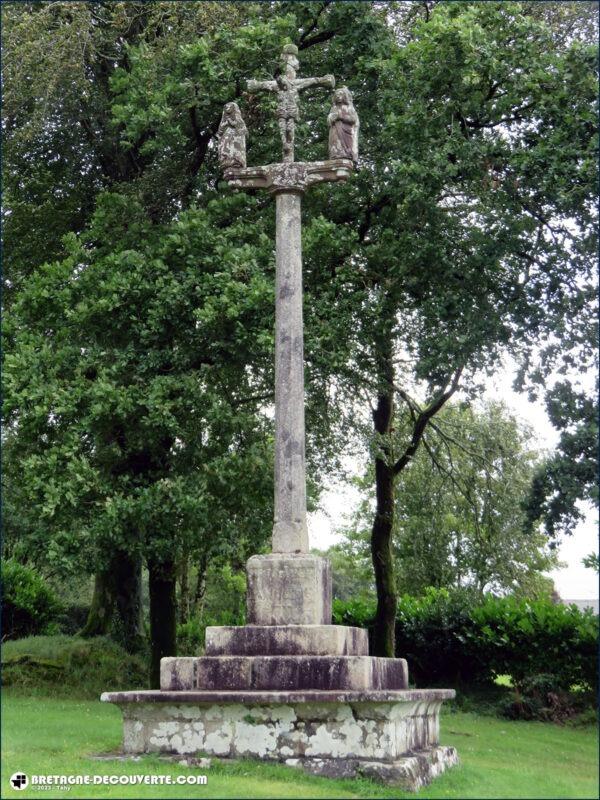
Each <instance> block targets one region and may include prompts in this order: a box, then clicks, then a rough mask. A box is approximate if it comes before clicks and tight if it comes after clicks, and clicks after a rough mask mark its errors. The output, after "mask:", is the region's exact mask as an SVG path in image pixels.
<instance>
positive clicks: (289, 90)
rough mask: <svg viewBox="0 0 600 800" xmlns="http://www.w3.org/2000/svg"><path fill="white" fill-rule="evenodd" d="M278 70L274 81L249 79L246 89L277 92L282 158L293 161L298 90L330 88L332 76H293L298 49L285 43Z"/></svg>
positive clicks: (333, 81) (294, 74)
mask: <svg viewBox="0 0 600 800" xmlns="http://www.w3.org/2000/svg"><path fill="white" fill-rule="evenodd" d="M281 65H282V66H281V69H280V71H279V73H278V75H277V76H276V78H275V80H274V81H248V90H249V91H250V92H256V91H259V90H261V89H262V90H264V91H268V92H277V120H278V123H279V133H280V135H281V144H282V147H283V160H284V161H293V160H294V128H295V123H296V120H297V119H298V118H299V116H300V108H299V99H300V90H301V89H307V88H308V87H309V86H329V87H331V88H332V89H333V87H334V86H335V78H334V77H333V75H325V76H324V77H323V78H296V70H297V69H298V67H299V66H300V63H299V61H298V48H297V47H296V45H293V44H286V45H285V47H284V48H283V53H282V54H281Z"/></svg>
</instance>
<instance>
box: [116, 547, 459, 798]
mask: <svg viewBox="0 0 600 800" xmlns="http://www.w3.org/2000/svg"><path fill="white" fill-rule="evenodd" d="M247 602H248V616H249V617H250V619H251V620H252V622H253V624H251V625H246V626H244V627H239V628H234V627H214V628H208V629H207V631H206V655H204V656H198V657H182V658H163V660H162V663H161V686H160V690H157V691H138V692H111V693H107V694H103V695H102V700H104V701H107V702H111V703H116V704H117V705H119V707H120V708H121V710H122V712H123V719H124V738H123V747H124V749H125V751H126V752H128V753H150V752H165V753H179V754H186V753H196V752H202V753H206V754H208V755H213V756H220V757H223V758H242V757H243V758H247V757H254V758H260V759H270V760H275V761H281V762H283V763H285V764H288V765H289V766H296V767H302V768H303V769H306V770H308V771H310V772H313V773H316V774H320V775H329V776H337V777H351V776H353V775H367V776H370V777H372V778H375V779H377V780H380V781H383V782H386V783H395V784H398V785H400V786H402V787H404V788H406V789H411V790H416V789H418V788H420V787H421V786H423V785H424V784H426V783H429V782H430V781H431V780H432V779H433V778H434V777H436V776H437V775H439V774H440V773H441V772H443V771H444V769H446V768H447V767H450V766H452V765H454V764H456V763H457V761H458V758H457V755H456V751H455V750H454V748H452V747H440V745H439V710H440V706H441V704H442V701H443V700H445V699H449V698H452V697H454V692H453V691H452V690H449V689H420V690H415V689H409V686H408V666H407V663H406V661H405V660H404V659H402V658H393V659H392V658H375V657H372V656H369V655H368V639H367V632H366V631H364V630H360V629H358V628H346V627H343V626H335V625H329V624H327V622H329V620H330V619H331V576H330V571H329V564H328V562H327V561H326V559H323V558H317V557H314V556H310V555H308V554H281V553H274V554H272V555H269V556H253V557H252V558H251V559H250V560H249V562H248V600H247ZM290 619H292V620H293V624H290V623H289V622H288V623H287V624H286V620H290Z"/></svg>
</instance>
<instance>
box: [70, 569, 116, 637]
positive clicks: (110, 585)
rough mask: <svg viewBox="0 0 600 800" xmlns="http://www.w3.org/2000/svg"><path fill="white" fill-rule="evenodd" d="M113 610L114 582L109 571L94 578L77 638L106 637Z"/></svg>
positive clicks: (98, 573) (99, 573)
mask: <svg viewBox="0 0 600 800" xmlns="http://www.w3.org/2000/svg"><path fill="white" fill-rule="evenodd" d="M114 608H115V595H114V581H113V576H112V572H111V571H110V569H108V570H103V571H102V572H97V573H96V575H95V576H94V593H93V594H92V602H91V605H90V610H89V612H88V616H87V620H86V623H85V625H84V626H83V628H82V629H81V630H80V631H79V632H78V634H77V635H78V636H83V637H85V638H88V637H91V636H106V634H107V633H108V632H109V630H110V625H111V622H112V618H113V613H114Z"/></svg>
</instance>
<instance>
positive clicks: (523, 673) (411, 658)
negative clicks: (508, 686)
mask: <svg viewBox="0 0 600 800" xmlns="http://www.w3.org/2000/svg"><path fill="white" fill-rule="evenodd" d="M374 614H375V607H374V605H370V604H368V603H364V602H353V603H352V602H351V603H342V602H340V601H336V602H335V603H334V614H333V618H334V622H335V623H336V624H342V625H356V626H358V627H363V628H367V629H370V628H371V627H372V624H373V618H374ZM597 648H598V618H597V617H596V616H594V615H593V614H592V612H591V611H585V612H582V611H580V610H579V609H578V608H577V607H576V606H564V605H554V604H553V603H552V602H551V601H550V600H535V601H529V600H518V599H516V598H514V597H494V596H492V595H487V596H486V597H484V598H480V597H478V596H477V595H474V594H473V593H472V592H469V591H467V590H459V591H452V592H450V591H448V590H446V589H429V590H428V591H427V592H426V594H425V596H424V597H420V598H415V597H410V596H404V597H402V598H401V599H400V601H399V603H398V611H397V622H396V655H397V656H401V657H403V658H406V659H407V661H408V664H409V674H410V675H411V678H412V680H414V681H415V682H416V684H417V685H418V686H425V685H429V686H435V685H441V684H447V685H451V686H452V685H454V686H456V685H464V684H474V683H488V684H489V683H491V682H492V681H494V679H495V678H497V677H498V676H499V675H510V676H511V678H512V682H513V684H514V687H515V689H516V690H517V692H518V693H520V697H525V696H526V695H525V694H524V689H527V687H528V686H529V689H528V691H529V690H530V689H531V680H532V679H533V678H534V676H540V675H544V674H545V675H551V676H552V678H551V680H552V685H553V691H552V693H553V694H556V695H561V694H564V693H565V692H568V691H569V690H570V689H571V687H573V686H574V685H577V686H578V687H579V688H580V689H581V690H582V691H583V693H585V692H590V691H596V688H597ZM528 681H529V684H528ZM527 697H528V700H527V702H531V704H532V705H533V706H535V705H536V704H538V705H539V704H540V703H541V705H540V708H547V707H548V706H547V698H546V700H544V702H542V701H541V699H540V696H539V692H538V694H536V693H535V692H531V691H530V694H529V695H527ZM544 703H546V705H544ZM536 707H537V706H536ZM531 713H532V715H534V716H535V709H533V708H532V711H531ZM532 718H533V717H532Z"/></svg>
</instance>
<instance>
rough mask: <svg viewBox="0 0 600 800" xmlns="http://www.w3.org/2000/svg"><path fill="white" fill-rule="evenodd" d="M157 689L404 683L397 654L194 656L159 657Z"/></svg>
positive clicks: (365, 686)
mask: <svg viewBox="0 0 600 800" xmlns="http://www.w3.org/2000/svg"><path fill="white" fill-rule="evenodd" d="M160 688H161V691H194V690H203V689H204V690H211V691H226V690H229V691H236V690H255V691H256V690H258V691H272V690H274V691H282V690H283V691H292V690H311V691H312V690H326V691H329V690H338V691H339V690H342V691H345V690H355V691H370V690H388V689H407V688H408V666H407V663H406V661H405V659H403V658H376V657H374V656H196V657H191V658H190V657H187V658H186V657H175V658H163V659H161V663H160Z"/></svg>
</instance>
